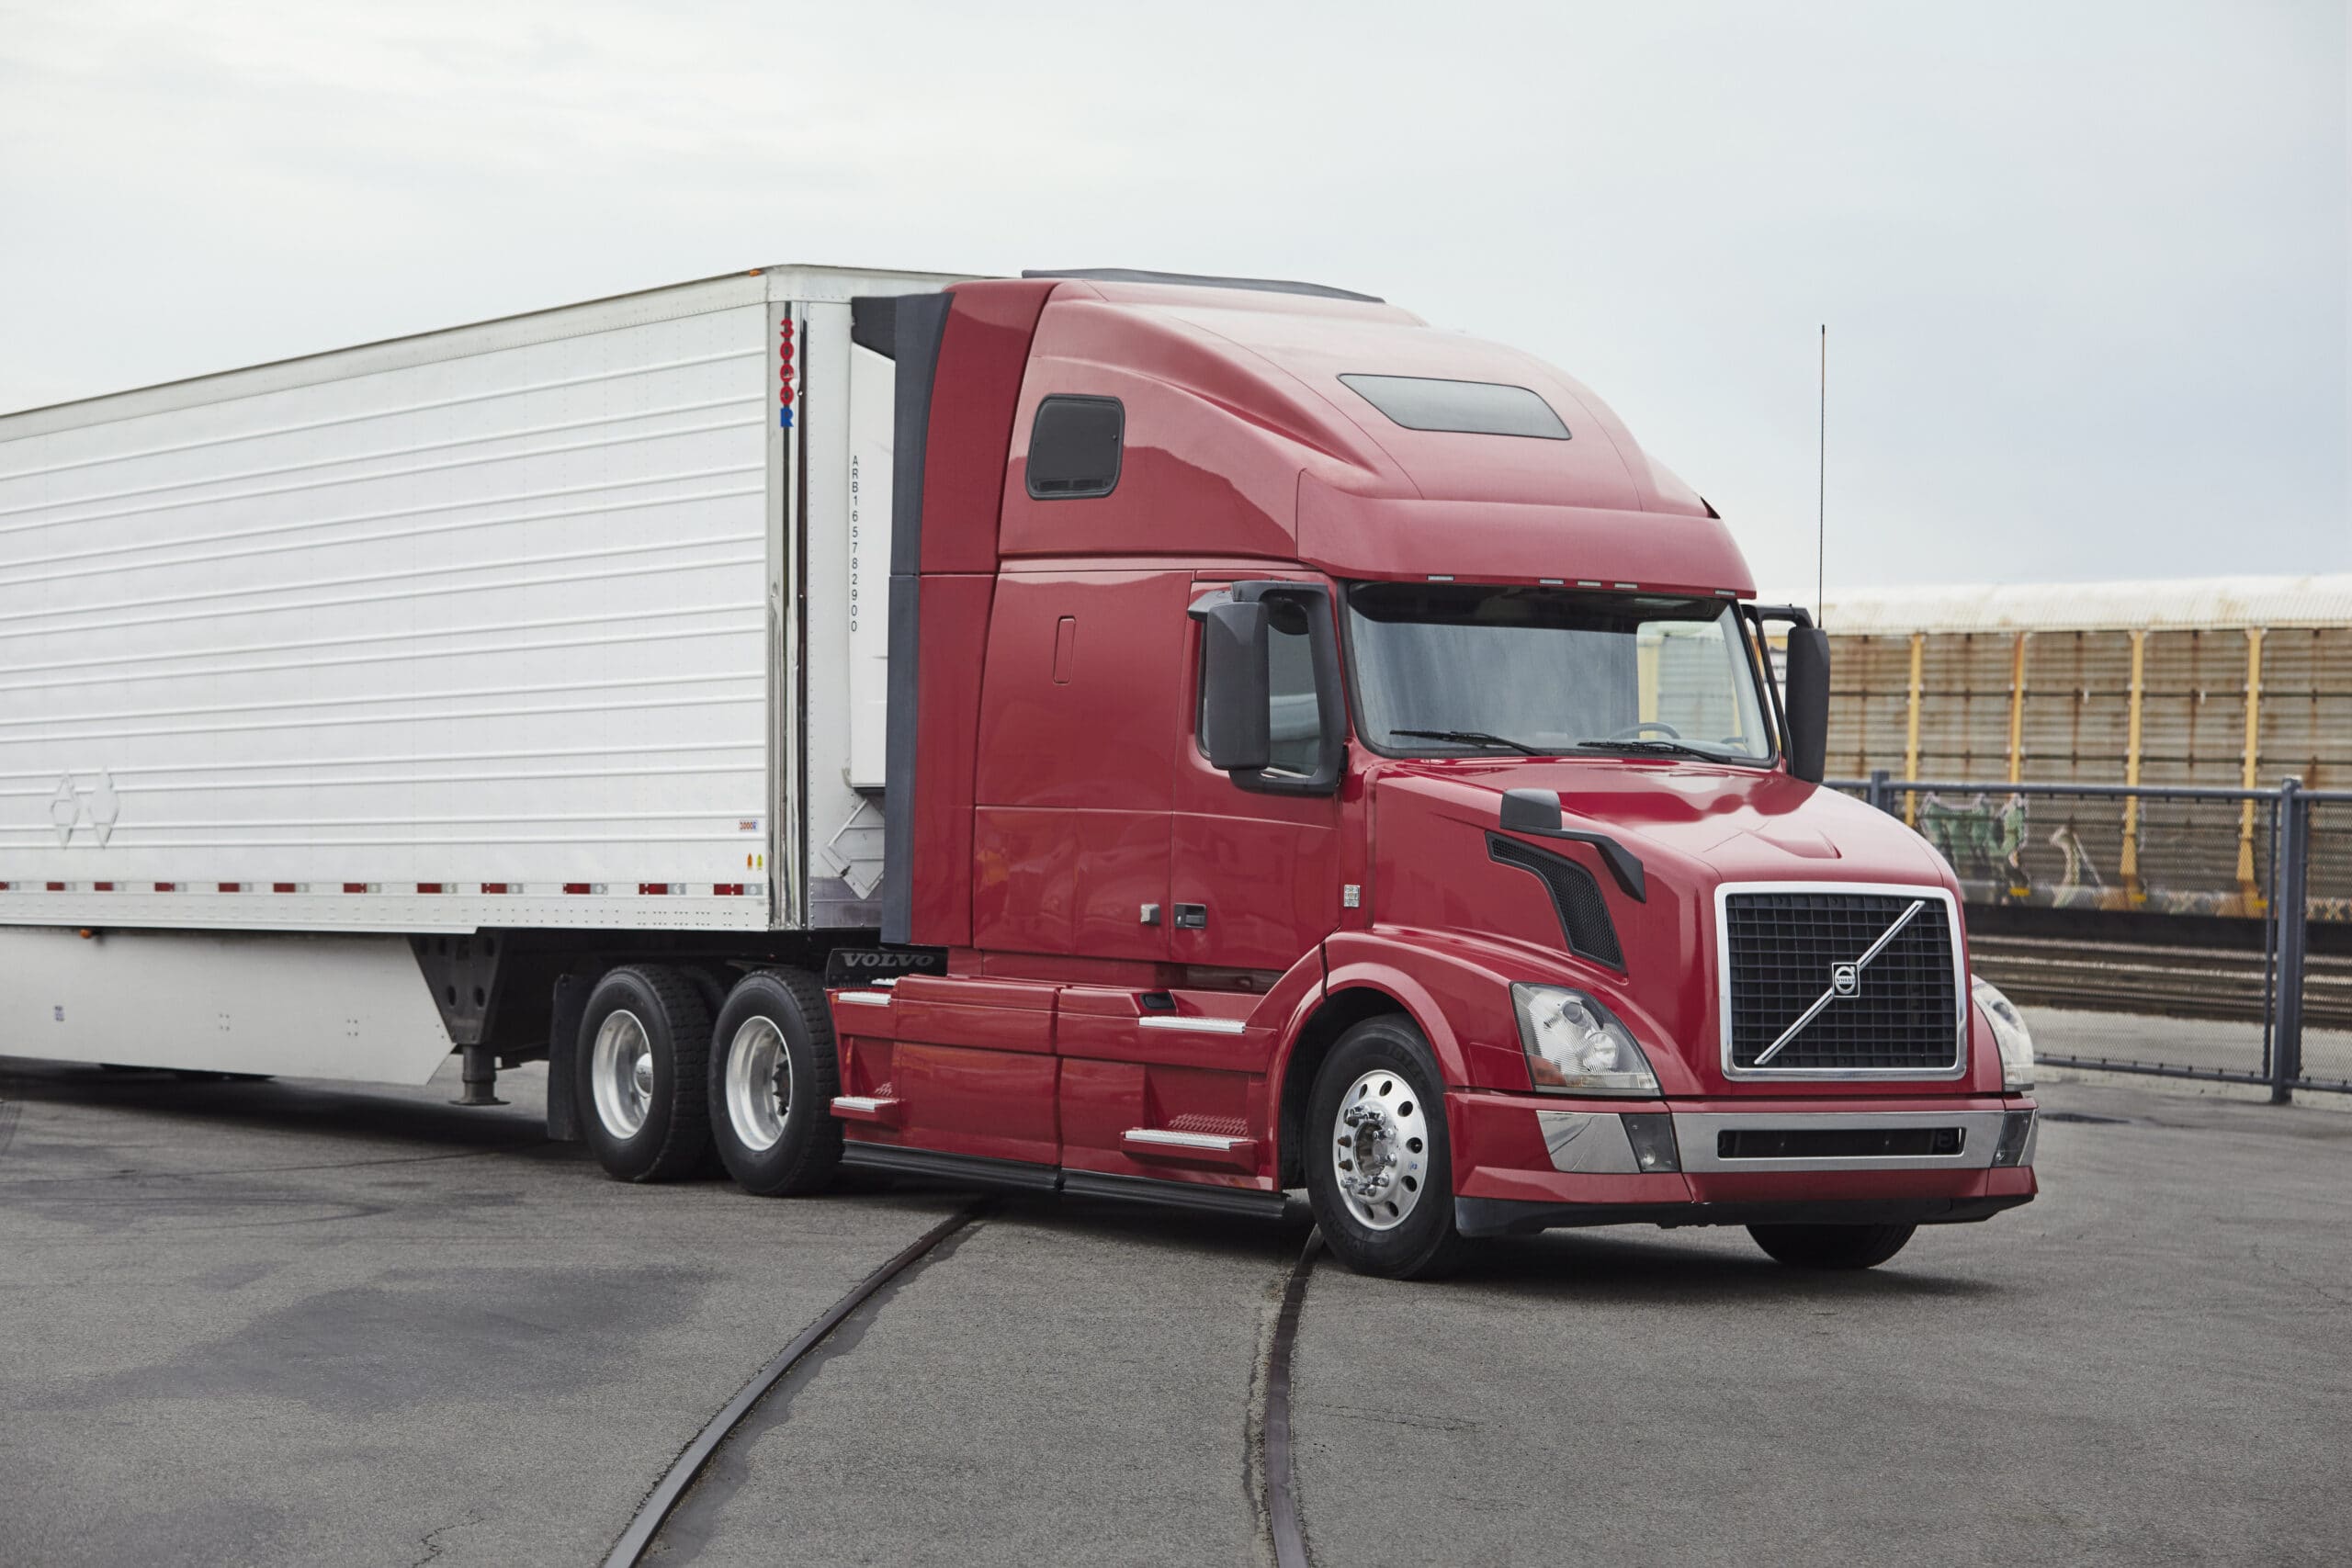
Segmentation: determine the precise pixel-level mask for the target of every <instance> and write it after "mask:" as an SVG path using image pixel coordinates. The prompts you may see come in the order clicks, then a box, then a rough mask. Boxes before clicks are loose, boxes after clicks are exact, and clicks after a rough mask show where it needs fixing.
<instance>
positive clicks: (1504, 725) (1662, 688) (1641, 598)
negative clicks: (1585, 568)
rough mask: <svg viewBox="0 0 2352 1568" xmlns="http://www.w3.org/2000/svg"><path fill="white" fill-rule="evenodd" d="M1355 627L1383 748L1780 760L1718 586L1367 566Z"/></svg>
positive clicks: (1372, 725)
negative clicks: (1632, 586) (1687, 591)
mask: <svg viewBox="0 0 2352 1568" xmlns="http://www.w3.org/2000/svg"><path fill="white" fill-rule="evenodd" d="M1348 643H1349V651H1350V654H1351V658H1352V660H1353V661H1354V668H1355V680H1354V688H1355V700H1356V709H1357V712H1356V723H1357V728H1358V729H1359V730H1360V731H1361V732H1362V734H1363V739H1364V742H1365V744H1367V745H1369V746H1371V747H1372V748H1373V749H1374V750H1380V751H1387V752H1391V753H1395V752H1408V753H1413V754H1417V755H1424V756H1456V755H1466V754H1470V753H1474V752H1476V753H1484V752H1494V753H1498V754H1499V753H1505V752H1536V753H1539V754H1542V755H1544V756H1557V755H1562V754H1573V753H1577V752H1579V751H1581V752H1588V753H1591V754H1596V755H1605V754H1610V753H1620V754H1625V755H1644V754H1648V753H1657V754H1660V755H1668V756H1676V755H1684V754H1691V753H1696V754H1698V755H1702V756H1704V757H1707V758H1710V759H1715V760H1720V761H1736V762H1748V763H1761V762H1769V761H1771V760H1772V756H1773V747H1772V739H1771V729H1770V727H1769V726H1768V724H1767V723H1766V721H1765V716H1764V710H1763V706H1762V705H1761V702H1760V700H1759V694H1758V691H1757V683H1756V676H1755V667H1754V665H1753V664H1752V663H1751V662H1750V660H1749V658H1748V652H1747V634H1746V631H1745V629H1744V627H1743V626H1742V625H1741V622H1740V619H1739V613H1738V610H1737V608H1736V606H1734V605H1732V604H1727V603H1725V602H1724V601H1723V600H1720V599H1674V598H1664V597H1654V596H1649V595H1643V594H1635V593H1579V592H1573V591H1570V590H1566V589H1560V588H1505V587H1491V586H1489V587H1481V586H1478V585H1476V584H1474V583H1466V582H1459V583H1456V582H1362V583H1357V584H1356V585H1355V586H1353V587H1352V588H1351V589H1350V590H1349V591H1348Z"/></svg>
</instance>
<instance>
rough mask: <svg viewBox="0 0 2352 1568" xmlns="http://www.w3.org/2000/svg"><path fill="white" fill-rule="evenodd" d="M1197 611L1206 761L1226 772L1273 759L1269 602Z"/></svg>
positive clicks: (1202, 721) (1228, 604) (1220, 605)
mask: <svg viewBox="0 0 2352 1568" xmlns="http://www.w3.org/2000/svg"><path fill="white" fill-rule="evenodd" d="M1199 614H1200V616H1201V743H1202V745H1203V746H1204V747H1205V748H1206V749H1207V751H1208V754H1209V766H1211V767H1213V768H1223V769H1224V770H1226V771H1227V773H1232V772H1235V771H1237V770H1240V769H1247V768H1262V767H1264V766H1265V765H1266V764H1267V763H1268V762H1270V761H1272V760H1273V754H1274V740H1273V726H1272V700H1271V697H1270V691H1271V686H1272V677H1271V675H1270V674H1269V670H1268V664H1267V659H1266V623H1267V614H1268V607H1267V605H1266V604H1265V602H1264V601H1263V600H1253V601H1251V602H1250V603H1249V604H1234V603H1227V604H1211V605H1208V606H1206V607H1205V608H1204V609H1203V610H1202V611H1200V612H1199Z"/></svg>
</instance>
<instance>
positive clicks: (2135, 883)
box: [2121, 631, 2148, 908]
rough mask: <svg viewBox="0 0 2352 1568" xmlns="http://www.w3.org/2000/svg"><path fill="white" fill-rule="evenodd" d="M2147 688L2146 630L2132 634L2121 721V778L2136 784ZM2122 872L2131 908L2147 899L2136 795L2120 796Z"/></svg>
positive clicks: (2136, 785)
mask: <svg viewBox="0 0 2352 1568" xmlns="http://www.w3.org/2000/svg"><path fill="white" fill-rule="evenodd" d="M2147 689H2148V634H2147V633H2146V632H2145V631H2135V632H2133V633H2132V634H2131V696H2130V698H2129V701H2130V707H2129V709H2128V710H2127V712H2126V715H2125V718H2124V725H2123V782H2124V783H2125V784H2129V785H2131V786H2132V787H2133V788H2137V787H2138V786H2139V783H2140V706H2141V700H2142V698H2143V696H2145V694H2146V693H2147ZM2121 870H2122V874H2123V898H2124V902H2125V903H2127V904H2129V905H2131V907H2133V908H2138V907H2139V906H2140V905H2142V904H2144V903H2146V902H2147V901H2148V893H2147V889H2146V888H2144V887H2143V886H2140V797H2139V796H2138V795H2125V796H2124V797H2123V857H2122V865H2121Z"/></svg>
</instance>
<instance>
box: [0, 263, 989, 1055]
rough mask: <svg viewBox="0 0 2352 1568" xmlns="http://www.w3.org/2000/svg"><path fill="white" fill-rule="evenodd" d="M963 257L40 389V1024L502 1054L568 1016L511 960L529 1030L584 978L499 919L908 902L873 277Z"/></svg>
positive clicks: (16, 665)
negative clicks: (897, 779) (885, 766)
mask: <svg viewBox="0 0 2352 1568" xmlns="http://www.w3.org/2000/svg"><path fill="white" fill-rule="evenodd" d="M953 281H955V279H954V278H953V277H952V276H945V275H929V274H913V273H900V272H861V271H854V270H846V269H838V268H827V267H806V266H787V267H779V268H767V269H762V270H759V271H753V272H747V273H743V274H741V275H736V276H725V277H716V278H710V279H707V280H704V281H701V282H696V283H688V284H683V285H680V286H677V287H675V288H660V289H653V290H649V291H647V292H644V293H639V294H632V295H627V296H623V297H620V298H617V299H604V300H598V301H594V302H593V303H589V304H583V305H576V306H571V307H568V308H565V309H560V310H546V311H540V312H537V313H534V314H530V315H525V316H515V317H509V318H506V319H503V320H500V321H485V322H481V323H479V324H476V325H472V326H466V327H459V328H456V329H453V330H450V331H447V332H439V333H426V334H424V335H422V336H417V337H409V338H401V339H398V340H394V341H391V342H387V343H379V344H368V345H366V346H363V347H358V348H351V349H345V350H342V351H340V352H336V353H332V354H322V355H311V356H309V357H306V358H301V359H295V360H288V361H284V362H281V363H278V364H273V365H264V366H257V367H253V368H250V369H243V370H237V371H232V372H229V373H226V374H223V375H217V376H207V377H203V378H197V379H194V380H188V381H181V382H175V383H172V384H170V385H166V386H161V387H151V388H147V389H142V390H139V391H132V392H124V393H120V394H118V395H115V396H110V397H103V398H96V399H91V400H86V401H82V402H75V403H68V404H63V405H60V406H57V407H53V408H46V409H37V410H32V411H30V412H23V413H17V414H12V415H7V416H6V417H0V1054H7V1055H31V1056H44V1057H54V1058H63V1059H67V1060H81V1061H107V1062H123V1063H131V1064H137V1065H141V1066H173V1067H190V1068H202V1069H209V1070H216V1071H229V1072H254V1073H272V1074H278V1073H283V1074H296V1073H299V1074H301V1075H304V1076H309V1077H345V1078H355V1079H372V1080H379V1081H391V1082H421V1081H423V1080H424V1078H425V1077H429V1076H430V1075H431V1073H432V1072H433V1070H434V1069H435V1066H437V1065H438V1064H439V1062H440V1060H441V1059H442V1058H443V1057H444V1056H445V1055H447V1054H448V1053H449V1052H450V1051H451V1050H452V1049H453V1048H456V1047H469V1046H470V1047H474V1048H475V1050H476V1051H477V1053H478V1054H479V1055H481V1058H482V1059H481V1064H480V1066H481V1068H482V1073H481V1074H480V1075H478V1074H477V1073H476V1072H475V1070H474V1068H475V1066H476V1064H475V1062H474V1061H473V1060H472V1059H471V1058H469V1078H474V1077H480V1076H486V1073H487V1071H488V1067H489V1062H488V1052H489V1050H490V1048H491V1046H492V1045H495V1046H497V1048H498V1049H500V1050H502V1051H504V1052H506V1053H507V1054H508V1055H510V1056H511V1055H517V1054H523V1053H522V1052H521V1050H520V1048H519V1047H517V1046H515V1043H514V1041H513V1040H512V1039H503V1040H500V1041H491V1042H488V1043H485V1038H484V1033H483V1031H484V1027H485V1025H484V1021H485V1019H486V1018H487V1017H488V1016H490V1014H491V1013H492V1012H493V1011H495V1010H496V1004H497V998H495V997H494V996H492V994H491V993H492V990H493V989H496V988H511V993H510V994H511V996H512V998H514V1000H515V1005H514V1007H513V1008H510V1009H509V1023H508V1025H507V1026H506V1028H505V1030H504V1033H505V1035H508V1036H513V1035H515V1031H516V1030H518V1029H539V1031H540V1033H541V1036H542V1037H544V1029H543V1028H541V1023H542V1022H543V1021H544V1020H545V1017H546V1012H547V1008H548V1005H549V1004H548V1002H547V1000H546V999H545V998H533V997H529V996H526V995H525V994H524V993H525V991H526V989H527V988H528V987H531V986H534V985H537V984H538V983H539V982H540V981H542V980H544V979H545V977H546V974H545V970H544V967H543V966H542V967H541V968H540V969H537V970H535V969H534V968H533V966H532V965H531V964H529V963H528V962H523V961H520V959H521V957H522V956H523V955H517V959H518V961H517V962H513V963H508V962H504V958H505V956H506V955H502V954H501V953H499V951H498V942H499V939H498V938H497V937H496V936H495V935H494V934H493V933H500V932H515V931H525V932H539V933H548V932H594V931H607V932H614V933H622V932H627V933H636V934H637V935H638V936H639V937H640V938H643V939H647V940H659V941H662V942H668V943H670V944H671V945H672V947H673V948H674V950H675V951H678V952H680V953H690V952H692V951H693V947H694V943H695V941H696V940H697V938H698V937H700V938H702V939H704V940H707V937H708V936H709V935H711V934H714V933H724V934H727V935H729V936H730V937H731V938H738V939H740V938H741V937H743V936H746V935H761V936H763V937H768V938H781V937H783V936H786V935H788V934H789V933H807V932H822V931H843V930H854V929H860V928H866V927H871V926H873V925H875V924H876V918H877V910H876V905H875V902H874V895H875V893H876V883H877V882H878V879H879V874H880V855H881V814H880V810H879V804H878V800H877V798H876V791H877V790H878V787H879V785H880V784H881V782H882V761H883V758H882V747H883V728H882V710H883V689H884V688H883V680H882V671H883V660H884V652H885V649H887V646H888V644H887V626H886V624H885V622H886V612H887V604H888V593H887V581H888V555H889V511H888V494H889V467H890V456H889V446H890V440H891V430H892V423H891V400H892V374H891V372H892V367H891V363H890V361H889V359H888V357H886V356H885V355H882V354H876V353H873V352H870V351H869V350H867V349H866V348H863V347H857V346H854V344H853V342H852V313H853V312H852V306H851V303H850V302H851V300H852V299H853V297H872V296H889V295H895V294H900V293H909V292H916V291H928V290H932V289H935V288H939V287H941V286H943V285H944V284H946V283H949V282H953ZM510 945H514V944H511V943H510ZM521 945H523V946H526V947H527V945H528V943H527V942H524V943H522V944H521ZM159 1001H161V1002H162V1004H163V1005H157V1003H158V1002H159ZM555 1005H557V1006H559V1007H560V1003H558V1004H555Z"/></svg>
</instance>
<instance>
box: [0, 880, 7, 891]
mask: <svg viewBox="0 0 2352 1568" xmlns="http://www.w3.org/2000/svg"><path fill="white" fill-rule="evenodd" d="M6 891H8V885H7V884H6V883H5V882H0V893H6Z"/></svg>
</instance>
